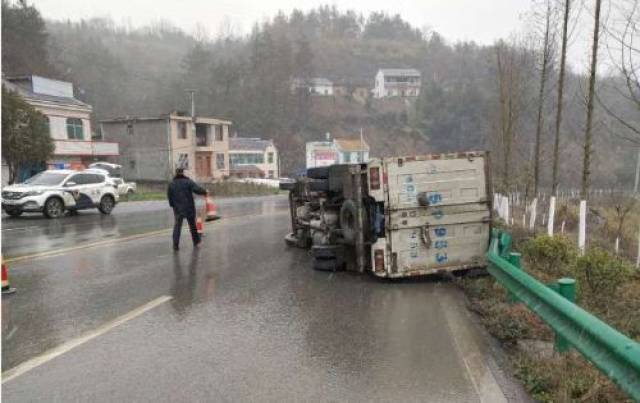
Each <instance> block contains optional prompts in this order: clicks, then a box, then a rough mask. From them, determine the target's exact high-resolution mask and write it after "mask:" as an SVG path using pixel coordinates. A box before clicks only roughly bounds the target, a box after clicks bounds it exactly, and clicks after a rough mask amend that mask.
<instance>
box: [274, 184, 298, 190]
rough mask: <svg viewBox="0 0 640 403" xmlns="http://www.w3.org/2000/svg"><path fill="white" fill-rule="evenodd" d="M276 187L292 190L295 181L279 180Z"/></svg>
mask: <svg viewBox="0 0 640 403" xmlns="http://www.w3.org/2000/svg"><path fill="white" fill-rule="evenodd" d="M278 187H279V188H280V190H293V189H295V187H296V183H295V182H280V184H279V185H278Z"/></svg>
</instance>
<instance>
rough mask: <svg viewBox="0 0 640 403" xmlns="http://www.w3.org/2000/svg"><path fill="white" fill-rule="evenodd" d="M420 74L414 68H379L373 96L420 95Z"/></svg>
mask: <svg viewBox="0 0 640 403" xmlns="http://www.w3.org/2000/svg"><path fill="white" fill-rule="evenodd" d="M420 85H421V75H420V72H419V71H418V70H416V69H380V70H378V73H377V74H376V81H375V87H374V88H373V96H374V97H375V98H386V97H417V96H418V95H420Z"/></svg>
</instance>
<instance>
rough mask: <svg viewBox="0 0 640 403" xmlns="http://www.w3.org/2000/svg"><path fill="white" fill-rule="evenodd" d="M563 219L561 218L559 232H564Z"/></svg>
mask: <svg viewBox="0 0 640 403" xmlns="http://www.w3.org/2000/svg"><path fill="white" fill-rule="evenodd" d="M564 222H565V221H564V220H562V225H561V226H560V233H561V234H564Z"/></svg>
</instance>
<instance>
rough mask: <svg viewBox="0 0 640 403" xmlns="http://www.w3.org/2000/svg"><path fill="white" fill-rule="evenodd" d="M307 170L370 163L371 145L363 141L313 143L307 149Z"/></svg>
mask: <svg viewBox="0 0 640 403" xmlns="http://www.w3.org/2000/svg"><path fill="white" fill-rule="evenodd" d="M306 160H307V168H315V167H323V166H329V165H333V164H356V163H360V162H367V161H369V144H367V142H366V141H364V138H363V139H333V140H327V141H312V142H308V143H307V147H306Z"/></svg>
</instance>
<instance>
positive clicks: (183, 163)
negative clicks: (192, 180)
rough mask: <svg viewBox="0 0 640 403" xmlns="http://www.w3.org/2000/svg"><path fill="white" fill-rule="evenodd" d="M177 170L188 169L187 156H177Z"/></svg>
mask: <svg viewBox="0 0 640 403" xmlns="http://www.w3.org/2000/svg"><path fill="white" fill-rule="evenodd" d="M177 168H182V169H189V154H178V166H177Z"/></svg>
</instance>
